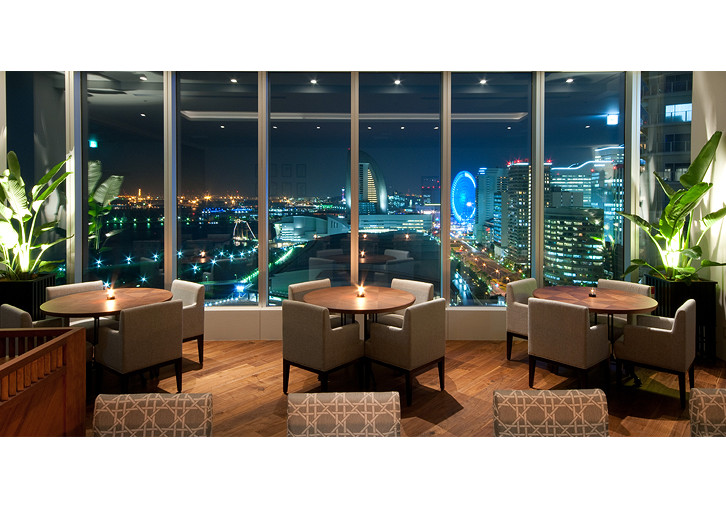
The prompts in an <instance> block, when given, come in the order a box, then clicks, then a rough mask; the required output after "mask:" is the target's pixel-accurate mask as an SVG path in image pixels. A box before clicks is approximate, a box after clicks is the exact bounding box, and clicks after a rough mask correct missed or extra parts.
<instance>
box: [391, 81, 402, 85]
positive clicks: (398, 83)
mask: <svg viewBox="0 0 726 510" xmlns="http://www.w3.org/2000/svg"><path fill="white" fill-rule="evenodd" d="M393 83H394V84H395V85H400V84H401V80H394V81H393Z"/></svg>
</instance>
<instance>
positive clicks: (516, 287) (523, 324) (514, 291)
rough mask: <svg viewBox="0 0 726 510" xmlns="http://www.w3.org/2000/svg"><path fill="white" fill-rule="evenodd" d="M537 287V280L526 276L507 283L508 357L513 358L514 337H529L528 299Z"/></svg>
mask: <svg viewBox="0 0 726 510" xmlns="http://www.w3.org/2000/svg"><path fill="white" fill-rule="evenodd" d="M536 288H537V280H535V279H534V278H525V279H524V280H517V281H514V282H509V283H508V284H507V295H506V303H507V315H506V321H507V359H512V341H513V339H514V337H515V336H516V337H519V338H524V339H525V340H526V339H527V328H528V319H527V317H528V312H527V311H528V308H527V300H528V299H529V298H531V297H532V293H533V292H534V290H535V289H536Z"/></svg>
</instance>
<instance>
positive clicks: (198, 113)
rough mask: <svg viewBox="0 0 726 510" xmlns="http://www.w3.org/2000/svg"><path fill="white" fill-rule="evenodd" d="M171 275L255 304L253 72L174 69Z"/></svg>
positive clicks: (220, 296) (212, 293) (227, 299)
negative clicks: (175, 242)
mask: <svg viewBox="0 0 726 510" xmlns="http://www.w3.org/2000/svg"><path fill="white" fill-rule="evenodd" d="M178 79H179V110H180V116H179V149H180V158H179V181H178V203H177V206H178V215H179V246H178V249H177V254H176V256H177V259H178V266H177V275H178V278H180V279H183V280H188V281H194V282H199V283H203V284H204V286H205V294H206V299H205V305H206V306H215V305H256V304H257V302H258V297H257V292H258V283H257V276H258V271H257V236H258V233H259V230H258V225H257V73H250V72H247V73H240V72H238V73H235V72H219V73H215V72H180V73H179V74H178Z"/></svg>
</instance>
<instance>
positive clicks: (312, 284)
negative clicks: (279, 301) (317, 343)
mask: <svg viewBox="0 0 726 510" xmlns="http://www.w3.org/2000/svg"><path fill="white" fill-rule="evenodd" d="M327 288H330V278H323V279H322V280H311V281H309V282H302V283H291V284H290V285H288V286H287V299H291V300H293V301H300V302H302V300H303V296H305V294H307V293H308V292H310V291H313V290H318V289H327ZM330 324H331V325H332V327H334V328H337V327H338V326H340V325H341V317H340V315H338V314H332V315H331V316H330Z"/></svg>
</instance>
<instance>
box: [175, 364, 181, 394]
mask: <svg viewBox="0 0 726 510" xmlns="http://www.w3.org/2000/svg"><path fill="white" fill-rule="evenodd" d="M174 374H175V375H176V392H177V393H181V392H182V359H181V358H177V359H175V360H174Z"/></svg>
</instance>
